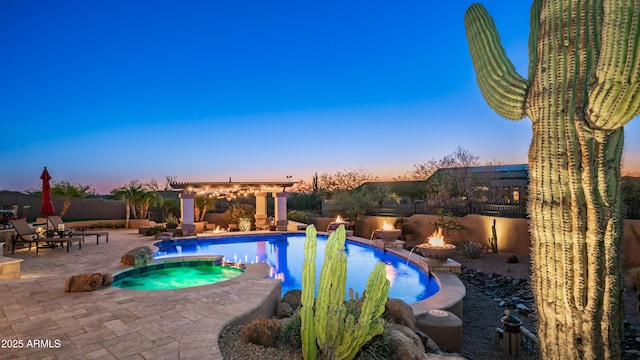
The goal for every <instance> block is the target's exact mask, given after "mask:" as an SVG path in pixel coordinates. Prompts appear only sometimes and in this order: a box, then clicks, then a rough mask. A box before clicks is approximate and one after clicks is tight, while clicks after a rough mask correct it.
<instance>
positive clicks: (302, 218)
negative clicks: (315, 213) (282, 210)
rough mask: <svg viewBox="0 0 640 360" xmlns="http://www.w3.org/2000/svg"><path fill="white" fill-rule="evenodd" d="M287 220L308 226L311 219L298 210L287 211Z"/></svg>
mask: <svg viewBox="0 0 640 360" xmlns="http://www.w3.org/2000/svg"><path fill="white" fill-rule="evenodd" d="M287 219H288V220H291V221H295V222H299V223H303V224H310V223H311V218H310V217H309V215H307V214H305V213H304V212H302V211H299V210H291V211H289V212H288V213H287Z"/></svg>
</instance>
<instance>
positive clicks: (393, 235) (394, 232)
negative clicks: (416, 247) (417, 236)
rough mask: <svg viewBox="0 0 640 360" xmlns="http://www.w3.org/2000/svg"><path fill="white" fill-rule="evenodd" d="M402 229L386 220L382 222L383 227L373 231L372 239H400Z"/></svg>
mask: <svg viewBox="0 0 640 360" xmlns="http://www.w3.org/2000/svg"><path fill="white" fill-rule="evenodd" d="M401 234H402V230H400V229H396V228H394V227H393V225H391V224H389V223H388V222H387V221H386V220H385V221H384V223H383V224H382V229H376V230H373V233H371V239H372V240H373V239H381V240H382V241H395V240H398V238H399V237H400V235H401Z"/></svg>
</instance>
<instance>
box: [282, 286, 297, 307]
mask: <svg viewBox="0 0 640 360" xmlns="http://www.w3.org/2000/svg"><path fill="white" fill-rule="evenodd" d="M281 302H285V303H287V304H289V306H291V309H293V311H296V310H298V309H299V308H300V306H302V291H300V290H298V289H295V290H289V291H287V292H286V293H285V294H284V295H283V296H282V300H281Z"/></svg>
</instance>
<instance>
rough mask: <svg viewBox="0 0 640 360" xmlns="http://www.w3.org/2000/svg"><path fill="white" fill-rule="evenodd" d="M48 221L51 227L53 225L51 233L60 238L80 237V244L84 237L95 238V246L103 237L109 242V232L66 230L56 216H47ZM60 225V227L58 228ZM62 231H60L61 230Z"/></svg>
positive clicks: (59, 218) (60, 219)
mask: <svg viewBox="0 0 640 360" xmlns="http://www.w3.org/2000/svg"><path fill="white" fill-rule="evenodd" d="M49 221H50V222H51V225H53V232H54V233H57V234H58V235H60V236H61V237H62V236H65V235H66V236H72V235H76V236H82V242H84V238H85V236H95V237H96V244H100V237H101V236H104V237H105V240H106V241H107V242H109V232H108V231H85V230H76V229H68V228H67V227H66V226H65V224H64V221H62V218H61V217H60V216H57V215H53V216H49ZM60 225H62V226H60ZM61 229H62V230H61Z"/></svg>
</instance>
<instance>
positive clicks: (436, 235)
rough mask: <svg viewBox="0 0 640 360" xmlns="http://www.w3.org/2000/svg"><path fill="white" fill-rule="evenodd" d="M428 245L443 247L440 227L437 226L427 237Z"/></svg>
mask: <svg viewBox="0 0 640 360" xmlns="http://www.w3.org/2000/svg"><path fill="white" fill-rule="evenodd" d="M427 239H428V240H429V245H430V246H434V247H444V235H442V228H437V229H436V231H434V232H433V234H431V236H429V237H427Z"/></svg>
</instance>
